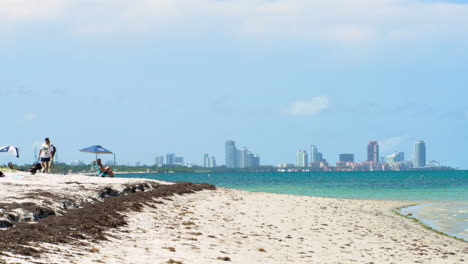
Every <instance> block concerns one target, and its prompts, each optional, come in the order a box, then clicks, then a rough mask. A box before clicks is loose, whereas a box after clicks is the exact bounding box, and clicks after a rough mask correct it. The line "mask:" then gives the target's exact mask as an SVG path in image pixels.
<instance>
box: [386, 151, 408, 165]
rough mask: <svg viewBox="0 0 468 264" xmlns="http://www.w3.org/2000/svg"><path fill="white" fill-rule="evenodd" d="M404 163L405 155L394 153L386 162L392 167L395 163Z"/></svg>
mask: <svg viewBox="0 0 468 264" xmlns="http://www.w3.org/2000/svg"><path fill="white" fill-rule="evenodd" d="M403 161H405V153H404V152H394V153H392V154H390V155H388V156H387V159H386V162H387V163H388V164H390V165H393V164H395V163H397V162H403Z"/></svg>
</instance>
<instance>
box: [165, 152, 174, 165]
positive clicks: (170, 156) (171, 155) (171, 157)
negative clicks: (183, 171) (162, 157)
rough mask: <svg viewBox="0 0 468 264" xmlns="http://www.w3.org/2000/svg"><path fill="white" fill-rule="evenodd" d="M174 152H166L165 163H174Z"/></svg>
mask: <svg viewBox="0 0 468 264" xmlns="http://www.w3.org/2000/svg"><path fill="white" fill-rule="evenodd" d="M174 158H175V153H167V154H166V164H167V165H173V164H174Z"/></svg>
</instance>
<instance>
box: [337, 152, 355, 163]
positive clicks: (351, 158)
mask: <svg viewBox="0 0 468 264" xmlns="http://www.w3.org/2000/svg"><path fill="white" fill-rule="evenodd" d="M339 156H340V161H344V162H348V161H350V162H354V154H340V155H339Z"/></svg>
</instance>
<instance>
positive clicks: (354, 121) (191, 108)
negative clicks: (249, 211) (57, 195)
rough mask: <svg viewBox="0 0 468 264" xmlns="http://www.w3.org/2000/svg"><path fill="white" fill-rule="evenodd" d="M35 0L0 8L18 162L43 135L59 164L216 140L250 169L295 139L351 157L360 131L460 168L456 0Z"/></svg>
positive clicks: (462, 143)
mask: <svg viewBox="0 0 468 264" xmlns="http://www.w3.org/2000/svg"><path fill="white" fill-rule="evenodd" d="M38 2H39V1H33V0H23V1H5V3H3V2H2V3H0V71H1V72H2V74H1V75H0V76H1V78H0V98H1V99H2V109H3V110H1V111H2V112H1V113H2V124H3V125H2V133H1V138H0V145H9V144H13V145H16V146H18V147H19V148H20V149H21V150H22V152H23V157H22V158H20V159H19V160H18V161H17V162H19V163H23V162H30V161H31V159H32V152H33V147H34V146H35V145H40V143H41V142H42V140H43V138H44V137H46V136H48V137H50V138H51V140H52V142H53V143H54V144H55V145H57V147H58V148H59V151H60V155H59V157H60V159H61V160H63V161H66V162H70V161H72V160H78V159H80V160H85V161H90V160H91V159H92V155H86V154H83V153H80V152H78V151H77V150H78V149H80V148H82V147H86V146H89V145H93V144H101V145H103V146H104V147H108V148H109V149H111V150H113V151H114V152H116V153H117V159H118V161H125V162H131V163H134V162H135V161H141V162H144V163H147V164H152V163H153V161H154V156H155V155H158V154H165V153H168V152H175V153H177V154H178V155H181V156H184V157H185V158H186V161H189V162H196V163H201V162H202V155H203V153H204V152H208V153H210V154H211V155H214V156H215V157H216V158H217V160H218V163H219V164H224V141H225V140H226V139H233V140H235V141H236V142H237V145H238V146H240V147H242V146H245V147H247V148H249V149H250V150H251V151H253V152H254V153H258V154H259V155H260V157H261V162H262V163H263V164H277V163H279V162H290V163H293V162H294V159H295V153H296V151H297V150H299V149H305V150H308V151H309V150H310V145H311V144H315V145H317V146H318V147H319V150H320V151H321V152H323V154H324V156H325V158H327V159H328V160H329V161H331V162H336V160H337V158H338V154H340V153H354V154H355V155H356V159H357V160H363V159H365V155H366V145H367V142H368V141H369V140H378V141H379V142H380V144H381V155H382V154H390V153H391V152H393V151H395V150H398V151H404V152H405V155H406V157H407V158H409V157H411V154H412V152H413V151H412V149H413V145H414V142H415V141H416V140H421V139H422V140H425V141H426V145H427V150H428V153H427V156H428V159H429V160H437V161H440V162H442V163H443V164H446V165H451V166H455V167H459V168H465V169H466V168H468V160H467V158H466V151H465V149H466V147H467V146H468V144H467V143H468V142H467V139H466V134H467V131H468V104H467V99H466V98H468V87H467V85H468V75H467V74H466V73H467V72H468V52H467V51H468V34H467V33H468V27H466V26H465V25H468V5H466V4H463V2H462V1H445V2H442V1H405V0H398V1H396V0H358V1H349V2H344V3H343V1H338V0H330V1H310V0H308V1H306V0H282V1H266V0H254V1H247V0H231V1H208V0H201V1H189V0H171V1H169V0H160V1H155V0H154V1H153V0H145V1H143V0H136V1H109V3H106V2H102V1H97V0H88V1H78V0H60V1H59V0H44V1H40V3H38ZM110 2H112V3H110ZM10 160H12V157H9V156H7V155H1V156H0V163H3V162H7V161H10Z"/></svg>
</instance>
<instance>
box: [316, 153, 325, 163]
mask: <svg viewBox="0 0 468 264" xmlns="http://www.w3.org/2000/svg"><path fill="white" fill-rule="evenodd" d="M323 160H324V159H323V154H322V152H317V162H322V161H323Z"/></svg>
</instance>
